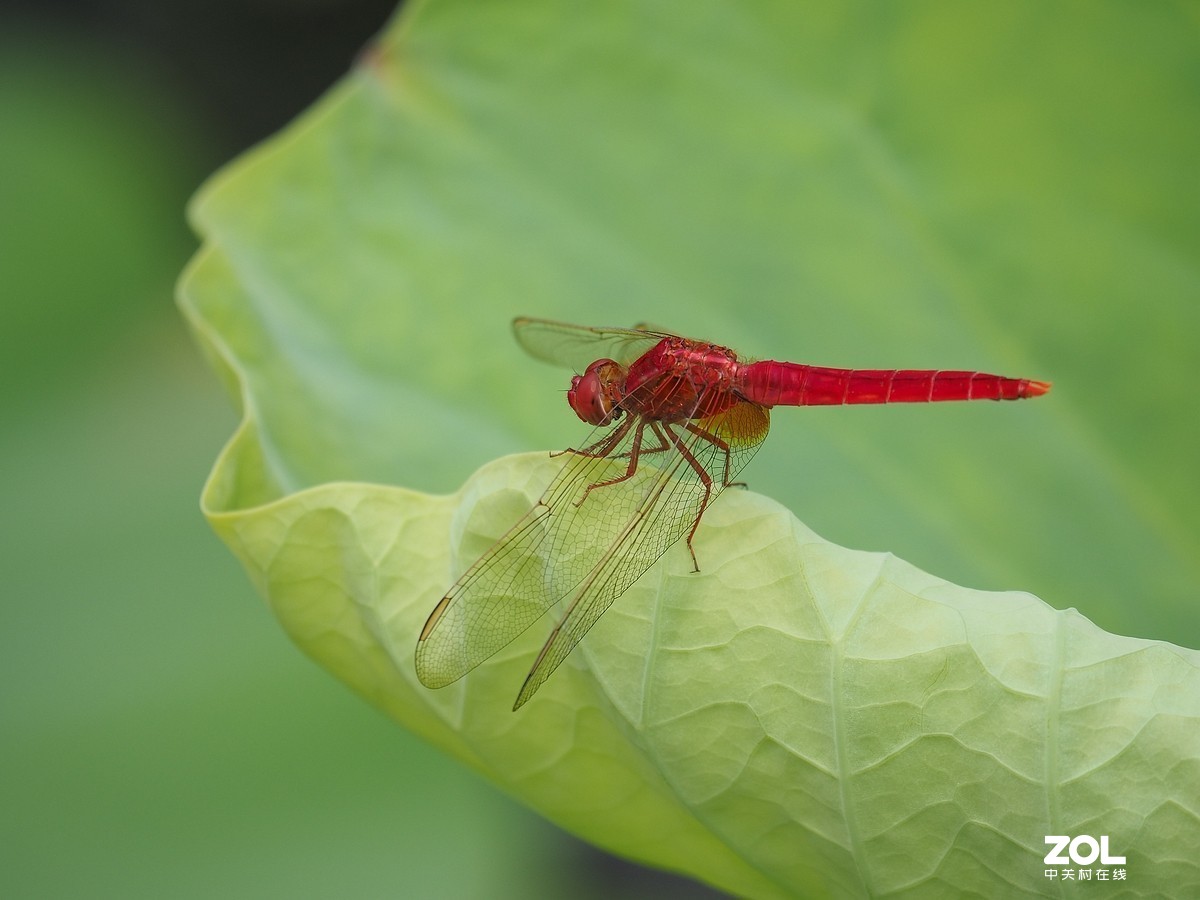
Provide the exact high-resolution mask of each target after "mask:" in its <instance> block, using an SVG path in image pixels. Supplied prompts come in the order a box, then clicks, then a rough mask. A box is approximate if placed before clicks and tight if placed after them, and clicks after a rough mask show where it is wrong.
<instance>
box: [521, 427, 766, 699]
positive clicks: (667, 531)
mask: <svg viewBox="0 0 1200 900" xmlns="http://www.w3.org/2000/svg"><path fill="white" fill-rule="evenodd" d="M697 426H698V429H699V432H692V431H686V430H684V431H683V433H682V434H680V431H681V430H682V429H681V428H679V427H677V426H676V427H674V434H675V435H678V436H679V438H680V443H679V444H671V446H669V447H668V449H667V450H666V451H664V459H663V460H662V461H661V462H660V461H659V460H657V459H656V460H655V462H656V464H657V465H661V466H662V468H655V469H653V470H651V471H649V472H648V473H647V484H646V485H645V487H644V488H643V489H642V490H641V491H639V492H638V496H639V500H638V502H637V503H636V504H635V503H633V502H631V498H628V496H627V495H626V496H624V497H622V496H616V497H608V496H605V497H604V499H605V501H606V502H609V503H610V504H612V505H613V506H614V507H616V509H617V510H618V518H620V517H624V522H623V524H622V528H621V530H620V532H619V534H618V535H617V536H616V538H615V539H614V541H613V543H612V544H611V545H610V546H609V547H608V548H607V550H606V551H605V552H603V553H601V554H600V555H599V557H598V559H597V560H596V562H595V564H594V565H593V566H592V568H591V569H590V570H589V571H588V573H587V575H586V576H585V578H584V579H583V581H582V582H581V583H580V584H578V585H577V586H576V587H575V588H574V589H573V590H572V591H571V593H570V594H569V596H568V597H567V598H566V607H567V609H566V613H565V614H564V615H563V617H562V619H561V621H560V622H559V623H558V624H557V625H556V626H555V628H554V631H553V632H551V634H550V637H549V639H548V640H547V641H546V644H545V645H544V646H543V647H542V650H541V653H539V654H538V658H537V661H536V662H535V663H534V665H533V669H532V670H530V672H529V676H528V677H527V678H526V679H525V683H524V684H523V685H522V686H521V691H520V693H519V694H518V695H517V702H516V703H515V704H514V705H513V709H514V710H515V709H519V708H520V707H521V706H522V705H523V704H524V703H525V702H526V701H527V700H529V698H530V697H532V696H533V695H534V693H535V692H536V691H537V689H538V688H540V687H541V686H542V684H543V683H544V682H545V681H546V679H547V678H549V677H550V674H551V673H552V672H553V671H554V670H555V669H556V668H558V666H559V664H560V663H561V662H562V661H563V660H564V659H566V658H567V656H568V654H570V652H571V651H572V650H573V649H574V648H575V645H576V644H578V643H579V641H580V640H581V639H582V638H583V636H584V635H585V634H587V632H588V629H589V628H591V627H592V626H593V625H594V624H596V622H597V621H598V620H599V618H600V617H601V616H602V615H604V613H605V611H607V609H608V608H609V607H610V606H611V605H612V604H613V601H615V600H616V599H617V598H618V597H620V596H621V595H622V594H623V593H625V591H626V590H628V588H629V587H630V586H631V585H632V584H633V583H634V582H635V581H637V579H638V578H639V577H640V576H641V575H642V573H643V572H645V571H646V570H647V569H649V568H650V566H652V565H653V564H654V563H655V562H656V561H657V560H658V558H659V557H660V556H662V555H663V554H664V553H666V551H667V550H668V549H669V548H670V547H671V545H672V544H674V543H675V542H676V541H678V540H679V539H680V538H682V537H684V536H685V535H688V536H690V534H691V533H692V531H693V528H694V526H695V525H696V524H697V523H698V522H699V519H700V516H701V515H702V514H703V513H704V510H705V509H707V508H708V505H709V504H710V503H712V501H713V500H714V499H715V498H716V496H717V495H718V494H719V493H720V492H721V491H722V490H723V489H724V488H725V487H726V486H727V485H728V484H729V483H730V482H731V481H732V480H733V479H734V478H735V477H736V476H737V474H738V472H740V471H741V470H742V469H743V468H744V467H745V465H746V463H748V462H749V461H750V458H751V457H752V456H754V454H755V452H756V451H757V450H758V448H759V445H760V444H762V442H763V440H764V438H766V435H767V430H768V428H769V427H770V414H769V413H768V411H767V409H766V408H765V407H762V406H758V405H757V404H753V403H738V404H737V405H735V406H734V407H732V408H731V409H729V410H727V411H726V412H724V413H721V414H719V415H717V416H712V417H710V418H708V419H705V420H702V421H700V422H698V423H697ZM671 433H672V432H671V431H668V437H670V435H671ZM704 435H707V436H704ZM713 436H715V437H717V438H718V441H719V442H720V443H717V442H714V441H712V440H711V439H710V438H711V437H713ZM668 443H670V441H668ZM725 447H727V448H728V451H729V452H728V455H727V454H726V452H725V449H724V448H725ZM643 460H644V457H643ZM643 465H645V462H644V461H643ZM700 471H703V472H704V473H705V475H706V476H707V481H706V478H705V477H702V476H701V474H700ZM623 485H624V482H622V483H621V484H617V485H612V486H611V487H610V488H601V489H599V490H598V491H597V492H596V493H599V492H600V491H607V490H614V489H620V488H622V487H623Z"/></svg>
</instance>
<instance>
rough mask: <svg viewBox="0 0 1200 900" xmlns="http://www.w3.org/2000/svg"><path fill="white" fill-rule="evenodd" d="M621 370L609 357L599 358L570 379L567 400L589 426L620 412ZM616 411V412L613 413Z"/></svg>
mask: <svg viewBox="0 0 1200 900" xmlns="http://www.w3.org/2000/svg"><path fill="white" fill-rule="evenodd" d="M623 376H624V371H623V369H622V368H621V366H620V365H618V364H617V363H615V362H613V361H612V360H611V359H598V360H596V361H595V362H594V363H592V364H591V365H590V366H588V367H587V370H586V371H585V372H584V373H583V374H582V375H576V376H575V377H574V378H572V379H571V389H570V390H569V391H567V402H568V403H570V404H571V409H573V410H575V415H577V416H579V418H581V419H583V421H585V422H587V423H588V424H589V425H604V424H606V423H607V422H610V421H612V420H613V418H614V417H615V415H619V414H620V412H621V410H620V409H619V408H618V407H617V404H618V403H619V402H620V400H621V396H620V388H621V381H622V379H623ZM614 414H615V415H614Z"/></svg>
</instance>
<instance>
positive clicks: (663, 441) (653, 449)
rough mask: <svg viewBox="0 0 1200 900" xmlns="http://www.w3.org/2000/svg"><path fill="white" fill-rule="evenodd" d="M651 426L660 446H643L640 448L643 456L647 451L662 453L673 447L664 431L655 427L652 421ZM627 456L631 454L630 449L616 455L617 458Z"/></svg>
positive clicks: (639, 451)
mask: <svg viewBox="0 0 1200 900" xmlns="http://www.w3.org/2000/svg"><path fill="white" fill-rule="evenodd" d="M650 427H651V430H653V431H654V436H655V437H656V438H658V446H657V447H642V448H641V449H640V450H638V453H640V454H641V455H642V456H645V455H646V454H647V453H662V452H663V451H665V450H669V449H670V447H671V445H670V443H668V441H667V439H666V438H665V437H663V434H662V432H661V431H659V430H658V429H657V428H655V427H654V423H653V422H651V423H650ZM627 456H629V452H628V451H626V452H625V453H618V454H617V455H616V458H617V459H624V458H625V457H627Z"/></svg>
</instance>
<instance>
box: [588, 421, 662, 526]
mask: <svg viewBox="0 0 1200 900" xmlns="http://www.w3.org/2000/svg"><path fill="white" fill-rule="evenodd" d="M632 421H633V419H632V418H630V419H626V424H625V425H624V426H623V427H622V428H621V429H620V432H621V434H622V435H623V434H624V432H626V431H628V430H629V424H628V423H631V422H632ZM652 424H653V423H652ZM645 430H646V422H645V420H644V419H638V421H637V429H636V430H635V431H634V432H633V443H632V444H631V445H630V447H629V466H628V467H627V468H626V469H625V474H624V475H618V476H617V477H616V478H609V479H608V480H607V481H596V482H593V483H592V484H589V485H588V486H587V487H586V488H584V491H583V496H582V497H580V498H579V500H578V501H577V502H576V503H575V505H576V506H577V507H578V506H583V502H584V501H585V500H587V498H588V495H589V494H591V492H592V491H594V490H595V489H596V488H602V487H608V486H609V485H613V484H620V483H621V482H622V481H626V480H628V479H630V478H632V477H633V475H634V473H635V472H636V471H637V465H638V458H639V457H640V456H641V453H642V434H643V433H644V432H645ZM609 449H611V448H609ZM589 455H590V454H589Z"/></svg>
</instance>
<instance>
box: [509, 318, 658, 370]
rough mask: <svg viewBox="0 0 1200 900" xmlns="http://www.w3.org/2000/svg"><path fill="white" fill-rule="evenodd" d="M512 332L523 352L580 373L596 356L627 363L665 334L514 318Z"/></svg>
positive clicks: (634, 329) (635, 329) (636, 329)
mask: <svg viewBox="0 0 1200 900" xmlns="http://www.w3.org/2000/svg"><path fill="white" fill-rule="evenodd" d="M513 333H514V334H516V336H517V342H518V343H519V344H520V345H521V346H522V347H524V348H525V351H526V352H527V353H528V354H529V355H530V356H533V357H534V358H536V359H540V360H542V362H548V363H551V364H553V365H556V366H562V367H563V368H566V369H572V370H573V371H575V372H582V371H583V370H584V369H586V368H587V367H588V366H589V365H590V364H591V363H593V362H595V361H596V360H598V359H611V360H615V361H616V362H619V363H621V364H622V365H626V366H627V365H629V364H630V363H631V362H633V361H634V360H635V359H637V358H638V357H639V356H641V355H642V354H643V353H645V352H646V351H647V350H649V349H650V348H651V347H653V346H654V345H655V344H657V343H658V342H659V341H661V340H662V339H663V338H665V337H672V335H670V334H669V333H668V332H665V331H653V330H651V329H649V328H645V327H643V326H641V325H639V326H637V327H636V328H589V327H587V326H584V325H568V324H567V323H566V322H552V321H550V320H549V319H529V318H520V319H515V320H513Z"/></svg>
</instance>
